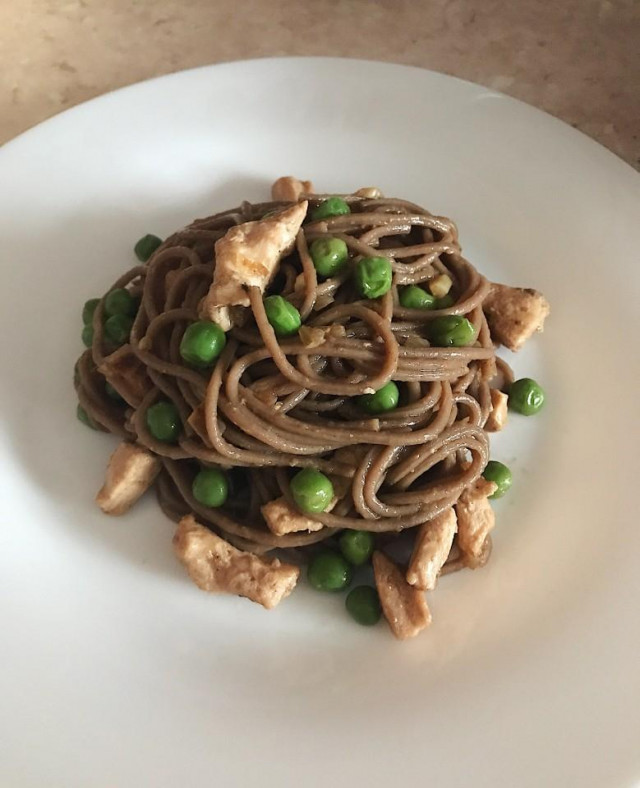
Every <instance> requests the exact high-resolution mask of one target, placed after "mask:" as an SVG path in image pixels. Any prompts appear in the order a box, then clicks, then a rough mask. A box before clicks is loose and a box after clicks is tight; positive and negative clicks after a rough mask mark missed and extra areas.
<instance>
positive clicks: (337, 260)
mask: <svg viewBox="0 0 640 788" xmlns="http://www.w3.org/2000/svg"><path fill="white" fill-rule="evenodd" d="M309 254H310V255H311V259H312V260H313V265H314V266H315V269H316V271H317V272H318V273H319V274H320V276H335V274H337V273H338V272H339V271H342V269H343V268H344V266H345V263H346V262H347V260H348V259H349V249H348V247H347V245H346V243H345V242H344V241H343V240H342V238H316V239H315V241H312V242H311V245H310V246H309Z"/></svg>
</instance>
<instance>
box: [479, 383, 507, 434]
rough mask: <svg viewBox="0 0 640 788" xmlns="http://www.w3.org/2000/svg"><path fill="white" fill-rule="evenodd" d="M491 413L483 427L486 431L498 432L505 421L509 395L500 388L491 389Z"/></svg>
mask: <svg viewBox="0 0 640 788" xmlns="http://www.w3.org/2000/svg"><path fill="white" fill-rule="evenodd" d="M489 396H490V397H491V413H490V414H489V417H488V418H487V421H486V424H485V425H484V428H485V430H486V431H487V432H500V430H501V429H502V428H503V427H504V425H505V424H506V423H507V412H508V411H507V403H508V401H509V397H508V396H507V395H506V394H505V393H504V392H503V391H500V389H491V391H490V392H489Z"/></svg>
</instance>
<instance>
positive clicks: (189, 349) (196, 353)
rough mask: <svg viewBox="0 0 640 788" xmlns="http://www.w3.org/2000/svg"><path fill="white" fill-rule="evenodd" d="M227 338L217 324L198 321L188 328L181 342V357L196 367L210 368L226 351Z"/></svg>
mask: <svg viewBox="0 0 640 788" xmlns="http://www.w3.org/2000/svg"><path fill="white" fill-rule="evenodd" d="M226 344H227V338H226V336H225V333H224V331H223V330H222V329H221V328H220V326H219V325H218V324H217V323H212V322H210V321H209V320H198V321H196V322H195V323H191V325H189V326H187V329H186V331H185V332H184V334H183V335H182V341H181V342H180V355H181V356H182V358H183V359H184V360H185V361H186V362H187V364H192V365H193V366H194V367H208V366H210V365H211V364H212V363H213V362H214V361H215V359H216V358H218V356H219V355H220V353H222V351H223V350H224V346H225V345H226Z"/></svg>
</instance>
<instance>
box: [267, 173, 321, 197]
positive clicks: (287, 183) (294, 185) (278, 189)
mask: <svg viewBox="0 0 640 788" xmlns="http://www.w3.org/2000/svg"><path fill="white" fill-rule="evenodd" d="M301 194H313V184H312V183H311V181H301V180H298V178H294V177H293V175H283V176H282V178H278V180H277V181H275V183H274V184H273V186H272V187H271V198H272V199H274V200H277V201H278V202H280V201H281V200H282V202H298V200H299V199H300V195H301Z"/></svg>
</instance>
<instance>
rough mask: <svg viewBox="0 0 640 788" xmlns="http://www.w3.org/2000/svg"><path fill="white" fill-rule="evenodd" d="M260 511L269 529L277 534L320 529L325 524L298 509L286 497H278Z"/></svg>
mask: <svg viewBox="0 0 640 788" xmlns="http://www.w3.org/2000/svg"><path fill="white" fill-rule="evenodd" d="M260 511H261V512H262V516H263V517H264V519H265V522H266V523H267V525H268V526H269V530H270V531H271V532H272V533H274V534H276V536H283V535H284V534H292V533H296V532H297V531H320V530H322V528H324V526H323V525H322V523H321V522H318V520H314V519H313V518H312V517H308V516H307V515H306V514H301V513H300V512H298V511H296V509H294V508H293V507H292V506H291V505H290V504H289V502H288V501H287V500H286V498H276V499H275V501H269V503H265V505H264V506H262V507H261V509H260Z"/></svg>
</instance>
